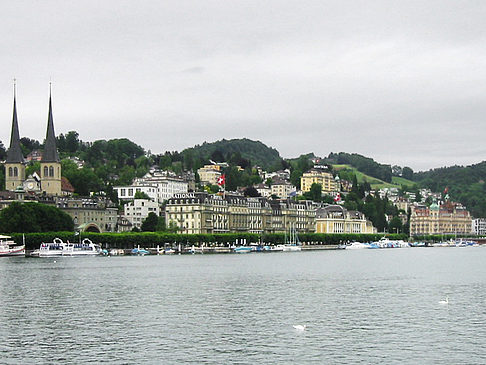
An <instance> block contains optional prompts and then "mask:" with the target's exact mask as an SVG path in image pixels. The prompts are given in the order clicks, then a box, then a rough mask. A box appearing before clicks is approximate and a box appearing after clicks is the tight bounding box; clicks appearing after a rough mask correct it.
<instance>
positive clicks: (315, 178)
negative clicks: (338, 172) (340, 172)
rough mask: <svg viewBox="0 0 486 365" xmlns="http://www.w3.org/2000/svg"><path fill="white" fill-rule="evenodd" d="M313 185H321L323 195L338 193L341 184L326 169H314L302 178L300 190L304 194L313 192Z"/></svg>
mask: <svg viewBox="0 0 486 365" xmlns="http://www.w3.org/2000/svg"><path fill="white" fill-rule="evenodd" d="M312 184H319V185H321V187H322V193H323V194H331V193H333V192H338V191H339V189H340V186H339V183H338V182H337V181H336V180H335V179H334V177H333V176H332V173H331V172H330V171H329V170H328V169H327V168H325V167H318V168H316V167H314V168H313V169H311V170H309V171H308V172H305V173H304V174H303V175H302V177H301V178H300V188H301V190H302V191H303V192H304V193H306V192H308V191H310V190H311V187H312Z"/></svg>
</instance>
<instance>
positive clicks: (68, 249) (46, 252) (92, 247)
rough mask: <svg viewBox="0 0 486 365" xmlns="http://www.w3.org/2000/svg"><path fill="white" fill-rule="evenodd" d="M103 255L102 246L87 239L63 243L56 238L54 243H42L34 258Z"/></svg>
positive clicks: (33, 253) (34, 253)
mask: <svg viewBox="0 0 486 365" xmlns="http://www.w3.org/2000/svg"><path fill="white" fill-rule="evenodd" d="M100 254H101V246H100V245H98V244H96V243H93V242H92V241H91V240H90V239H89V238H85V239H84V240H83V241H81V242H79V243H70V242H69V241H67V242H63V240H61V239H60V238H57V237H56V238H54V240H53V241H52V242H49V243H44V242H43V243H41V245H40V247H39V249H37V250H34V251H33V252H32V253H31V256H34V257H59V256H97V255H100Z"/></svg>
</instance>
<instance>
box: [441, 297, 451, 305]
mask: <svg viewBox="0 0 486 365" xmlns="http://www.w3.org/2000/svg"><path fill="white" fill-rule="evenodd" d="M439 304H449V297H446V298H445V300H439Z"/></svg>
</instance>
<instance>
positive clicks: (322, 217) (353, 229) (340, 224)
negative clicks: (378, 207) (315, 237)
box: [316, 205, 377, 233]
mask: <svg viewBox="0 0 486 365" xmlns="http://www.w3.org/2000/svg"><path fill="white" fill-rule="evenodd" d="M376 232H377V230H376V228H375V227H373V224H372V223H371V222H370V221H369V220H368V219H366V217H365V215H364V214H363V213H361V212H358V211H354V210H350V211H348V210H346V209H345V208H344V207H342V206H340V205H329V206H327V207H324V208H321V209H318V210H317V213H316V233H376Z"/></svg>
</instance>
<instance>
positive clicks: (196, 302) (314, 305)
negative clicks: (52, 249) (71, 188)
mask: <svg viewBox="0 0 486 365" xmlns="http://www.w3.org/2000/svg"><path fill="white" fill-rule="evenodd" d="M446 296H448V297H449V304H448V305H441V304H439V301H440V300H442V299H445V297H446ZM0 299H1V305H0V323H1V326H0V363H2V364H34V363H35V364H47V363H59V364H68V363H69V364H72V363H117V364H126V363H129V364H134V363H136V364H160V363H163V364H178V363H194V364H204V363H210V364H230V363H233V364H256V363H258V364H262V363H265V364H294V363H297V364H298V363H301V364H308V363H315V364H322V363H328V364H350V363H363V364H374V363H383V364H390V363H409V364H439V363H440V364H443V363H446V364H484V363H486V349H485V346H484V345H485V341H486V247H477V248H424V249H420V248H415V249H389V250H386V249H385V250H353V251H351V250H350V251H345V250H343V251H314V252H294V253H265V254H263V253H262V254H246V255H235V254H233V255H182V256H152V257H150V256H148V257H93V258H56V259H53V258H37V259H36V258H1V259H0ZM296 324H306V325H307V329H306V331H304V332H297V331H296V330H295V329H294V328H293V327H292V326H293V325H296Z"/></svg>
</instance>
